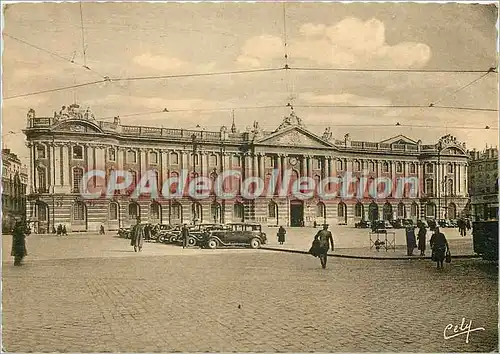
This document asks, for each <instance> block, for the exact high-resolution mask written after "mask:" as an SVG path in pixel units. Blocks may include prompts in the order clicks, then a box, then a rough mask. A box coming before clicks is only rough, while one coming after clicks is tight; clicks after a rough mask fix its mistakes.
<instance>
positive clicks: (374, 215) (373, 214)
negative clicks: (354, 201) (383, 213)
mask: <svg viewBox="0 0 500 354" xmlns="http://www.w3.org/2000/svg"><path fill="white" fill-rule="evenodd" d="M368 217H369V219H370V221H375V220H378V217H379V214H378V205H377V203H375V202H371V203H370V206H369V208H368Z"/></svg>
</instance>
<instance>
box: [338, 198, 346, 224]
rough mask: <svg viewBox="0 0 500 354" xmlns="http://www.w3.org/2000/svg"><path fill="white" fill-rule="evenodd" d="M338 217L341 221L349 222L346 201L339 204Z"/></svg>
mask: <svg viewBox="0 0 500 354" xmlns="http://www.w3.org/2000/svg"><path fill="white" fill-rule="evenodd" d="M337 219H338V221H339V222H340V223H343V224H347V205H345V203H344V202H340V203H339V205H338V206H337Z"/></svg>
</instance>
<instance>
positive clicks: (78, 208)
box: [73, 202, 85, 221]
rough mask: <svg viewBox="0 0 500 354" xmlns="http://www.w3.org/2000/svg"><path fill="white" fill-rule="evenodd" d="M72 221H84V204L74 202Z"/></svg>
mask: <svg viewBox="0 0 500 354" xmlns="http://www.w3.org/2000/svg"><path fill="white" fill-rule="evenodd" d="M73 220H74V221H84V220H85V204H83V203H82V202H76V203H74V204H73Z"/></svg>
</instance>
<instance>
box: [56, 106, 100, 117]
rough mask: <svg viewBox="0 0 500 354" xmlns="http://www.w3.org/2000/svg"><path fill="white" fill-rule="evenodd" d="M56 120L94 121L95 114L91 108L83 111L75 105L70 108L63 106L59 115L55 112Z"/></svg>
mask: <svg viewBox="0 0 500 354" xmlns="http://www.w3.org/2000/svg"><path fill="white" fill-rule="evenodd" d="M54 118H55V119H85V120H90V121H94V120H95V117H94V114H93V113H92V112H91V111H90V108H88V107H87V109H86V110H83V109H82V108H81V107H80V105H78V104H76V103H73V104H71V105H69V106H62V107H61V110H60V111H59V113H57V112H54Z"/></svg>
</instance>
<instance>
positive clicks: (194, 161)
mask: <svg viewBox="0 0 500 354" xmlns="http://www.w3.org/2000/svg"><path fill="white" fill-rule="evenodd" d="M191 163H192V164H194V165H195V166H198V165H199V164H200V160H199V157H198V154H191Z"/></svg>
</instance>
